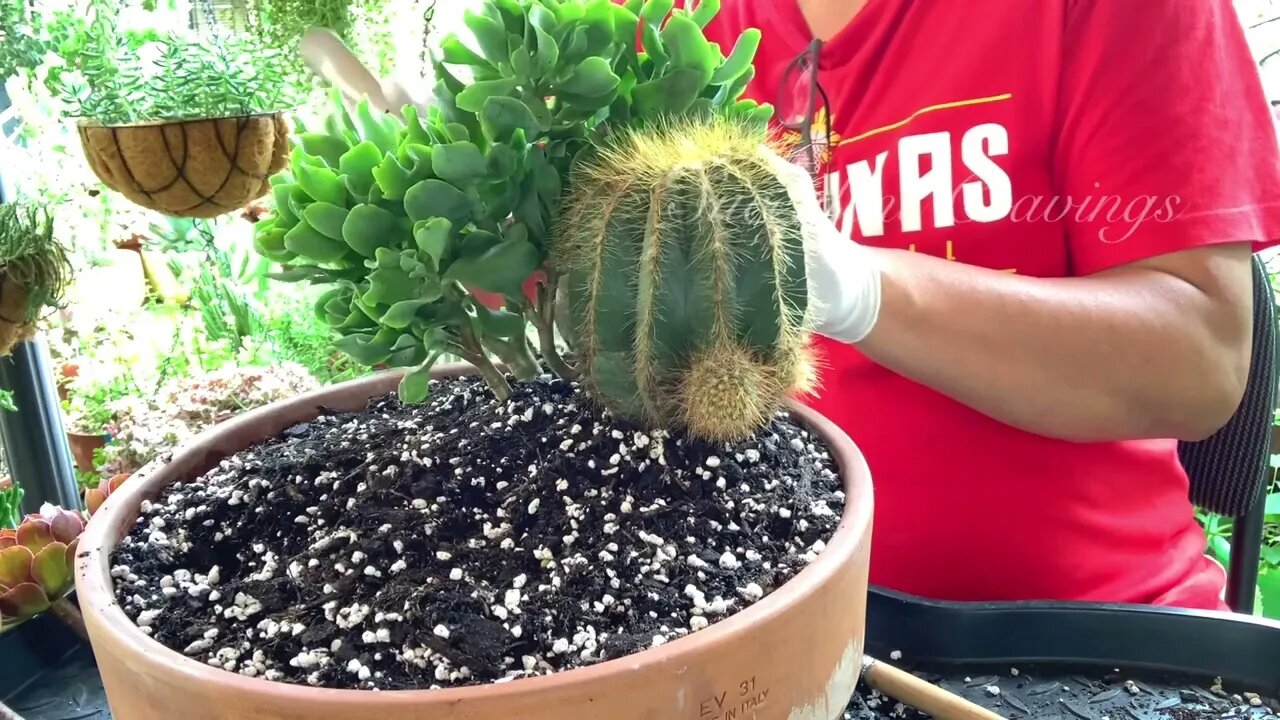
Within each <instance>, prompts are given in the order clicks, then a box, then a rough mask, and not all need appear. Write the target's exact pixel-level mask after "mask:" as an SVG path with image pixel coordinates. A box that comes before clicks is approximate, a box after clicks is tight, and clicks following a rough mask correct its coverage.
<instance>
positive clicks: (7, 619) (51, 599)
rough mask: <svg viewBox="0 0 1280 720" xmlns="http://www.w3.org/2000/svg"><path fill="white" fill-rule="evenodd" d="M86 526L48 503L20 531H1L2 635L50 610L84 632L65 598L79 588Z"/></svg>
mask: <svg viewBox="0 0 1280 720" xmlns="http://www.w3.org/2000/svg"><path fill="white" fill-rule="evenodd" d="M84 526H85V522H84V517H83V516H82V515H81V514H80V513H78V512H74V511H71V510H64V509H62V508H59V507H56V506H53V505H49V504H47V503H46V504H45V505H44V506H43V507H42V508H41V509H40V512H39V513H38V514H33V515H28V516H27V517H26V518H24V519H23V520H22V523H21V524H20V525H18V528H17V529H16V530H0V630H4V629H7V628H8V627H10V626H13V625H16V624H17V623H20V622H23V621H25V620H28V619H30V618H32V617H35V616H36V615H39V614H40V613H43V612H46V611H52V612H54V614H56V615H57V616H58V617H59V618H61V619H63V620H64V621H67V622H69V624H71V626H72V627H73V628H75V629H77V631H79V630H80V628H81V626H80V622H81V621H80V620H79V612H78V611H77V610H75V608H74V607H72V606H71V605H70V603H69V602H68V601H67V600H66V595H67V593H69V592H70V591H71V589H72V588H73V587H74V585H75V578H74V573H73V568H74V566H75V553H76V546H77V544H78V542H79V539H80V533H82V532H84Z"/></svg>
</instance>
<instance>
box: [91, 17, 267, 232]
mask: <svg viewBox="0 0 1280 720" xmlns="http://www.w3.org/2000/svg"><path fill="white" fill-rule="evenodd" d="M92 6H93V12H94V13H95V17H94V20H93V22H92V24H91V25H90V28H89V30H88V33H87V38H86V44H87V45H88V46H89V47H91V48H93V50H92V51H91V52H86V53H85V54H84V56H83V58H82V60H81V66H80V68H79V70H80V73H81V75H82V82H79V83H68V93H69V95H70V96H71V98H72V99H73V101H74V104H75V105H76V109H75V110H74V112H73V114H74V115H76V116H78V117H80V118H81V122H80V126H79V132H80V139H81V142H82V145H83V147H84V151H85V157H86V159H87V160H88V162H89V165H90V167H91V168H92V169H93V171H94V173H95V174H96V175H97V176H98V177H99V178H100V179H101V180H102V182H103V183H104V184H106V185H107V186H108V187H110V188H111V189H113V190H115V191H117V192H119V193H120V194H122V195H124V196H125V197H127V198H128V199H129V200H131V201H132V202H134V203H136V204H138V205H140V206H142V207H145V208H148V209H151V210H155V211H158V212H161V213H164V214H166V215H171V216H176V217H193V218H209V217H215V216H218V215H222V214H225V213H228V212H232V211H235V210H238V209H240V208H242V207H243V206H245V205H246V204H248V203H249V202H251V201H253V200H256V199H258V198H260V197H262V196H263V195H264V194H265V193H266V192H267V191H268V189H269V186H268V184H267V177H268V176H269V175H271V174H272V173H274V172H277V171H279V170H280V169H282V168H283V167H284V165H285V163H286V159H287V154H288V133H289V127H288V124H287V122H286V116H285V110H286V109H287V108H289V107H290V106H291V101H290V99H289V97H288V94H289V85H288V83H287V82H286V80H285V78H284V75H283V73H282V71H281V70H280V69H279V67H278V63H280V62H281V54H280V53H279V52H278V51H275V50H272V49H270V48H268V47H266V46H264V45H263V44H262V43H260V42H257V41H255V40H254V39H253V38H251V37H249V36H245V35H241V34H236V33H226V34H223V35H221V36H219V37H216V38H215V37H185V36H179V35H177V34H171V35H169V36H165V37H161V38H159V39H158V40H157V41H156V42H155V47H153V48H143V49H142V50H141V51H130V49H129V48H127V47H125V46H124V45H123V44H122V43H121V42H120V41H119V40H118V39H117V36H116V33H115V30H114V26H113V19H114V17H115V13H116V12H117V10H116V9H115V8H114V7H113V6H112V4H111V3H110V2H109V0H93V2H92ZM148 52H151V53H154V59H153V61H152V62H149V63H148V62H143V61H142V59H141V58H142V57H144V56H145V55H146V54H148Z"/></svg>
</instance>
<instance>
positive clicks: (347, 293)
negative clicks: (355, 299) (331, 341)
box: [315, 287, 352, 326]
mask: <svg viewBox="0 0 1280 720" xmlns="http://www.w3.org/2000/svg"><path fill="white" fill-rule="evenodd" d="M351 295H352V291H351V288H346V287H335V288H329V289H328V290H326V291H325V292H324V293H323V294H321V295H320V297H319V298H317V299H316V304H315V313H316V318H317V319H319V320H320V321H321V322H324V323H327V324H329V325H334V326H336V325H339V324H341V323H342V321H344V320H346V319H347V316H348V315H350V314H351Z"/></svg>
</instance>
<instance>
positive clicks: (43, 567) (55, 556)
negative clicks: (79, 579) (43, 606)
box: [31, 542, 72, 598]
mask: <svg viewBox="0 0 1280 720" xmlns="http://www.w3.org/2000/svg"><path fill="white" fill-rule="evenodd" d="M31 579H32V580H35V581H36V583H38V584H39V585H40V587H42V588H44V591H45V594H46V595H48V596H49V597H50V598H58V597H61V596H62V595H63V593H65V592H66V591H68V590H70V589H71V583H72V575H71V566H70V565H68V564H67V546H66V545H65V544H63V543H60V542H53V543H49V544H48V545H46V546H45V548H44V549H43V550H41V551H40V552H38V553H36V555H35V558H34V559H33V560H32V561H31Z"/></svg>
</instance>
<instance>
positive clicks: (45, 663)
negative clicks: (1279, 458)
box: [0, 590, 1280, 720]
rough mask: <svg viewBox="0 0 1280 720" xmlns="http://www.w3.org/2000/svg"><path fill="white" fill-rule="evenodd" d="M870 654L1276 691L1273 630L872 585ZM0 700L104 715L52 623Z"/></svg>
mask: <svg viewBox="0 0 1280 720" xmlns="http://www.w3.org/2000/svg"><path fill="white" fill-rule="evenodd" d="M867 650H868V652H870V653H872V654H874V655H876V656H877V657H879V658H880V659H882V660H890V658H891V657H898V653H901V656H900V657H901V660H900V662H901V663H902V664H903V665H906V666H909V667H911V668H913V669H917V670H920V671H922V672H924V673H925V674H928V675H930V676H931V679H933V680H935V681H938V682H941V683H942V684H944V685H947V686H949V687H952V688H953V689H956V690H962V691H965V694H966V695H970V696H972V697H973V698H974V699H976V700H979V701H980V702H983V704H986V705H989V706H992V707H994V708H995V709H997V710H998V711H1000V712H1002V713H1004V714H1006V715H1007V716H1009V717H1011V718H1013V717H1026V716H1027V715H1026V714H1022V713H1019V712H1017V711H1016V709H1015V708H1011V707H1010V706H1008V705H1007V704H1006V703H1005V702H1004V700H1003V698H996V697H989V696H987V695H986V694H985V693H983V692H982V691H983V689H984V688H983V687H982V685H983V683H984V682H988V681H987V680H986V679H985V678H983V677H981V676H982V675H984V674H987V673H993V674H992V675H991V677H992V678H994V677H996V675H995V674H996V673H998V674H1000V675H1001V676H1002V677H1003V680H1004V681H1005V683H1004V684H1005V685H1009V682H1008V681H1009V680H1010V678H1009V675H1008V673H1009V670H1010V669H1011V668H1015V667H1023V668H1026V669H1027V670H1028V677H1029V676H1030V673H1031V672H1034V673H1037V678H1038V679H1040V680H1043V679H1044V678H1048V677H1050V676H1053V677H1061V678H1072V677H1079V676H1080V674H1081V673H1084V674H1088V673H1098V674H1099V675H1101V674H1107V673H1111V672H1112V671H1113V670H1116V669H1119V668H1123V669H1124V670H1125V671H1145V672H1146V673H1147V675H1146V677H1151V676H1152V674H1168V675H1170V676H1175V677H1177V678H1184V679H1186V681H1187V682H1189V683H1196V682H1199V683H1202V684H1203V685H1205V686H1207V685H1208V684H1209V683H1210V682H1211V681H1212V679H1214V678H1216V677H1221V678H1222V679H1223V681H1224V683H1227V684H1228V685H1231V686H1238V687H1240V688H1245V689H1252V690H1253V691H1254V692H1258V693H1260V694H1264V695H1271V696H1273V697H1274V696H1277V695H1280V623H1274V622H1269V621H1265V620H1260V619H1256V618H1249V617H1244V616H1240V615H1230V614H1226V613H1206V612H1195V611H1184V610H1171V609H1161V608H1147V607H1134V606H1127V605H1092V604H1082V603H961V604H957V603H942V602H930V601H924V600H920V599H918V598H913V597H910V596H906V595H900V594H897V593H892V592H887V591H883V590H873V591H872V593H871V597H870V600H869V604H868V609H867ZM970 680H976V681H978V682H976V683H975V682H966V681H970ZM1064 682H1067V683H1069V682H1070V681H1069V680H1064ZM1144 687H1145V686H1144ZM1173 692H1175V693H1176V690H1174V691H1173ZM1005 697H1007V696H1005ZM0 698H2V699H4V701H5V702H6V703H7V704H9V705H10V706H11V707H13V709H14V710H16V711H17V712H19V713H21V714H22V716H23V717H24V719H25V720H73V719H74V720H109V719H110V718H111V713H110V711H109V710H108V709H107V705H106V698H105V696H104V695H103V692H102V685H101V683H100V681H99V680H98V676H97V669H96V667H95V665H94V662H93V656H92V654H91V653H90V652H89V650H88V648H87V647H85V646H83V645H81V644H79V643H78V642H77V639H76V638H75V637H74V636H73V635H72V634H71V633H70V632H69V631H67V630H66V629H65V628H64V627H63V626H62V625H61V624H60V623H59V622H58V621H56V620H54V619H53V618H48V617H45V618H37V619H36V620H34V621H32V622H29V623H27V624H25V625H23V626H22V627H20V628H18V629H17V630H16V631H14V632H10V633H7V634H5V635H2V636H0ZM1262 712H1263V713H1265V712H1266V711H1265V710H1263V711H1262ZM1081 713H1086V714H1084V715H1082V714H1081ZM851 716H852V715H851ZM1036 717H1037V718H1048V716H1047V715H1044V714H1041V715H1038V716H1036ZM1054 717H1058V716H1057V715H1055V716H1054ZM1062 717H1065V718H1068V719H1069V720H1074V718H1079V717H1090V718H1092V717H1096V718H1098V720H1101V718H1103V717H1106V714H1105V713H1104V711H1103V709H1102V706H1101V705H1099V706H1097V707H1095V708H1084V709H1071V712H1066V711H1064V713H1063V715H1062ZM1133 717H1137V715H1133ZM1143 717H1148V716H1145V715H1144V716H1143ZM1150 717H1157V716H1156V715H1152V716H1150ZM1160 717H1168V716H1167V715H1163V716H1160ZM1124 718H1125V716H1124V715H1117V716H1113V717H1112V720H1124Z"/></svg>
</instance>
